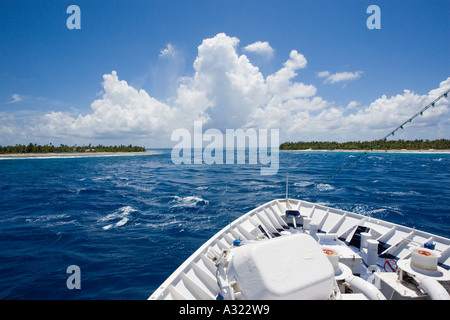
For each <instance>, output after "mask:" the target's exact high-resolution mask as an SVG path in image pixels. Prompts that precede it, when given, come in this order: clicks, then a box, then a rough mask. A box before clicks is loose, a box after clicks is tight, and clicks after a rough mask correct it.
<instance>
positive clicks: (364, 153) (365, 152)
mask: <svg viewBox="0 0 450 320" xmlns="http://www.w3.org/2000/svg"><path fill="white" fill-rule="evenodd" d="M449 92H450V89H447V91H445V92H444V93H442V94H441V95H440V96H439V97H437V98H436V99H434V100H433V101H432V102H431V103H429V104H428V105H426V106H425V107H423V108H422V109H420V110H419V111H418V112H416V114H414V115H413V116H412V117H410V118H409V119H408V120H406V121H405V122H403V123H402V124H401V125H399V126H398V127H397V128H395V129H394V130H392V131H391V132H389V133H388V134H387V135H386V136H384V137H383V138H382V139H381V140H383V141H386V140H387V138H389V137H390V136H394V134H395V132H397V131H398V130H400V129H403V127H404V126H405V125H406V124H408V123H410V122H412V121H413V120H414V119H415V118H417V117H419V116H422V115H423V113H424V112H425V111H426V110H427V109H429V108H431V107H434V106H435V104H436V103H437V102H438V101H439V100H440V99H442V98H444V97H445V98H447V96H448V93H449ZM375 141H379V140H375ZM375 146H376V147H377V148H379V147H380V145H379V143H376V144H375V143H374V145H372V146H371V147H370V150H371V151H372V150H373V149H374V148H375ZM366 155H367V151H364V152H363V153H361V154H360V155H358V156H356V157H355V158H354V159H353V160H351V161H348V162H347V163H345V164H344V165H342V166H341V167H340V168H338V169H337V170H335V171H334V172H333V173H331V174H330V175H328V176H327V177H325V178H324V179H322V180H321V181H319V182H316V183H314V184H312V185H308V186H306V187H305V189H304V190H302V191H301V193H306V191H307V190H308V189H313V188H315V187H317V186H318V185H320V184H323V183H325V182H327V181H329V180H331V179H332V178H334V177H335V176H336V175H338V174H339V173H340V172H341V171H342V170H343V169H345V168H347V167H349V166H351V165H352V164H354V163H356V162H357V161H359V160H361V159H362V158H363V157H365V156H366Z"/></svg>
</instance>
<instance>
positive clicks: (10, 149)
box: [0, 143, 145, 154]
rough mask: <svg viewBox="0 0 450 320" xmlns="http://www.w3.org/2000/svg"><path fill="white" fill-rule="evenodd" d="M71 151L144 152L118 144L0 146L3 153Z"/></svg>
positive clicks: (140, 149) (143, 149)
mask: <svg viewBox="0 0 450 320" xmlns="http://www.w3.org/2000/svg"><path fill="white" fill-rule="evenodd" d="M63 152H67V153H71V152H145V148H144V147H138V146H132V145H131V144H130V145H128V146H124V145H120V146H104V145H101V144H99V145H98V146H91V144H89V145H88V146H77V145H75V146H68V145H65V144H61V145H59V146H54V145H52V144H51V143H50V144H49V145H48V144H46V145H43V146H41V145H37V144H34V143H30V144H28V145H22V144H16V145H15V146H4V147H3V146H0V154H5V153H63Z"/></svg>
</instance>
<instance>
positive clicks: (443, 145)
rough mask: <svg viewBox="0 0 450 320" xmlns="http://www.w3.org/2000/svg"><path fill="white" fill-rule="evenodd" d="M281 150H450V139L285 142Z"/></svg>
mask: <svg viewBox="0 0 450 320" xmlns="http://www.w3.org/2000/svg"><path fill="white" fill-rule="evenodd" d="M280 150H331V151H333V150H335V151H338V150H344V151H350V150H356V151H359V150H367V151H377V150H378V151H392V150H398V151H422V150H423V151H425V150H426V151H430V150H439V151H444V150H450V140H449V139H437V140H417V139H416V140H374V141H362V142H361V141H349V142H333V141H332V142H330V141H312V142H304V141H299V142H284V143H282V144H281V145H280Z"/></svg>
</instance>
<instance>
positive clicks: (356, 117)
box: [0, 33, 450, 147]
mask: <svg viewBox="0 0 450 320" xmlns="http://www.w3.org/2000/svg"><path fill="white" fill-rule="evenodd" d="M239 43H240V41H239V39H238V38H236V37H230V36H228V35H226V34H224V33H219V34H217V35H216V36H214V37H211V38H208V39H204V40H203V41H202V43H201V44H200V45H199V46H198V54H197V57H196V59H195V61H194V62H193V70H194V72H193V75H192V76H186V77H182V78H179V79H177V82H178V87H177V89H176V90H175V91H174V93H173V96H172V97H170V99H167V100H166V101H168V102H163V101H160V100H158V99H156V98H154V97H152V96H151V94H150V93H149V92H147V91H146V90H143V89H140V90H138V89H136V88H134V87H133V86H131V85H130V84H129V83H128V82H126V81H125V80H121V79H120V78H119V73H117V72H116V71H112V72H111V73H110V74H105V75H103V82H102V87H103V88H102V91H101V92H102V93H101V96H100V97H98V99H96V100H95V101H93V102H92V104H91V109H90V111H89V112H88V113H87V114H73V113H72V114H71V113H68V112H61V111H53V112H49V113H46V114H45V115H44V116H42V117H41V118H40V122H39V123H37V124H35V125H30V126H28V127H26V128H23V127H22V129H23V130H22V132H23V134H24V135H27V136H28V137H29V138H30V139H31V138H33V137H40V138H41V140H42V141H43V142H45V143H48V142H52V141H54V140H52V139H55V138H58V139H60V140H61V141H73V142H74V143H84V142H88V143H89V142H91V141H92V142H96V141H102V140H108V139H111V140H112V141H114V143H121V142H122V141H125V142H126V143H139V144H141V145H146V146H148V147H158V146H161V147H167V146H171V145H172V144H171V142H170V135H171V133H172V132H173V130H175V129H178V128H185V129H188V130H191V129H192V126H193V124H194V121H196V120H201V121H202V122H203V128H204V130H206V129H208V128H217V129H219V130H222V132H224V130H225V129H237V128H249V127H253V128H256V129H258V128H260V129H279V130H280V139H281V141H280V142H283V141H288V140H289V141H299V140H304V141H308V140H337V141H345V140H363V139H378V138H380V137H382V136H383V135H384V134H386V131H388V130H390V129H393V128H395V127H396V126H397V125H399V124H400V123H402V122H403V121H405V120H406V119H407V118H408V117H409V116H411V115H412V114H414V113H415V112H416V111H417V110H420V109H421V108H422V107H423V106H425V105H427V104H428V103H430V102H431V101H433V99H435V98H436V97H437V96H439V95H440V94H441V93H442V92H444V91H445V90H447V89H449V88H450V77H449V78H448V79H446V80H444V81H443V82H442V83H441V84H440V85H439V87H438V88H435V89H432V90H431V91H430V92H429V93H428V94H417V93H414V92H413V91H411V90H405V91H404V92H402V93H399V94H397V95H394V96H391V97H387V96H385V95H383V96H381V97H380V98H378V99H376V100H375V101H373V102H371V103H369V104H368V105H362V104H361V103H360V102H357V101H349V102H348V103H346V104H345V105H342V106H340V105H336V104H335V103H334V102H330V101H327V100H325V99H323V98H322V97H321V96H319V95H318V94H317V88H316V87H315V86H314V85H312V84H307V83H304V82H302V81H301V72H302V70H304V69H305V68H306V66H307V59H306V58H305V56H304V55H302V54H301V53H300V52H298V51H297V50H291V52H290V54H289V57H286V60H285V62H284V63H283V64H282V65H281V66H280V68H279V69H278V70H277V71H276V72H274V73H272V74H270V75H267V76H266V77H264V76H263V74H262V73H261V72H260V71H259V68H258V67H257V66H255V65H254V64H253V63H252V62H251V60H250V59H249V58H248V57H247V56H246V55H240V54H239V53H238V52H239ZM166 49H167V50H169V49H170V47H169V45H168V47H167V48H166ZM163 51H164V50H163ZM168 52H169V51H167V54H168ZM161 53H163V52H161ZM360 74H361V72H356V73H348V74H347V73H340V74H339V73H336V74H330V73H329V72H328V71H324V72H321V73H319V74H317V75H318V76H320V77H323V78H325V79H327V81H330V83H331V82H332V81H334V82H339V81H345V80H350V79H352V78H353V79H354V78H356V77H359V76H360ZM328 79H329V80H328ZM344 79H345V80H344ZM448 114H449V99H448V98H446V99H441V100H440V101H439V103H437V104H436V106H435V107H434V108H433V110H432V111H431V110H430V112H426V113H425V114H424V116H423V117H420V119H417V121H414V123H417V125H416V129H414V132H415V133H416V134H417V135H418V138H423V139H425V138H427V135H434V136H435V138H436V136H440V137H448V136H449V132H448V125H449V124H450V123H449V122H450V120H449V117H448ZM0 122H1V124H2V130H1V133H2V134H5V135H9V137H12V136H13V133H11V131H14V130H15V131H17V127H18V126H19V124H18V123H17V121H16V120H15V119H14V118H13V117H6V116H3V117H2V118H1V119H0ZM404 131H406V130H404ZM33 140H34V139H33ZM111 140H108V141H111ZM34 141H36V140H34ZM55 143H56V141H55ZM66 143H70V142H66Z"/></svg>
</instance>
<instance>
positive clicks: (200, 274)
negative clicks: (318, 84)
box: [149, 199, 450, 300]
mask: <svg viewBox="0 0 450 320" xmlns="http://www.w3.org/2000/svg"><path fill="white" fill-rule="evenodd" d="M289 207H290V209H294V210H299V211H300V214H301V217H299V218H297V220H296V221H297V229H294V228H293V225H292V224H291V225H289V221H286V219H285V218H284V213H285V210H286V209H288V208H287V206H286V200H285V199H282V200H273V201H271V202H268V203H266V204H264V205H262V206H260V207H258V208H256V209H254V210H252V211H250V212H248V213H246V214H245V215H243V216H241V217H240V218H238V219H236V220H235V221H234V222H232V223H231V224H230V225H227V226H226V227H225V228H224V229H222V230H221V231H219V232H218V233H217V234H216V235H215V236H213V237H212V238H211V239H209V240H208V241H207V242H206V243H204V244H203V245H202V246H201V247H200V248H199V249H198V250H197V251H196V252H194V253H193V254H192V255H191V256H190V257H189V258H188V259H187V260H186V261H185V262H184V263H183V264H182V265H181V266H180V267H179V268H178V269H177V270H175V272H174V273H173V274H172V275H170V276H169V278H168V279H167V280H166V281H165V282H164V283H163V284H162V285H161V286H160V287H159V288H158V289H157V290H156V291H155V292H154V293H153V294H152V295H151V296H150V297H149V299H150V300H166V299H168V300H171V299H177V300H179V299H189V300H192V299H194V300H195V299H200V300H204V299H217V297H218V295H219V293H220V288H219V286H218V284H217V279H216V271H217V267H216V264H215V261H213V260H214V258H213V257H214V255H219V256H220V254H221V252H222V250H223V249H228V248H230V247H232V245H233V241H234V240H235V239H241V240H244V241H246V240H262V239H267V238H273V237H278V236H283V235H284V234H286V233H290V234H291V233H293V232H294V233H296V232H300V233H301V232H303V231H304V230H303V225H304V222H305V221H307V220H309V219H310V224H311V225H313V226H317V235H318V236H319V238H320V237H323V238H327V237H328V238H330V239H333V238H338V239H339V240H341V241H343V242H345V243H346V244H347V245H350V246H349V248H351V249H352V250H355V252H356V251H358V250H359V247H354V248H352V246H351V245H352V244H355V241H356V244H357V246H359V242H358V241H359V239H360V233H362V232H368V233H370V239H374V240H377V241H378V243H379V245H378V254H379V256H381V257H389V258H395V259H405V258H408V257H409V255H410V251H409V248H410V247H411V246H417V245H420V246H423V244H424V243H427V242H433V243H434V244H435V251H436V252H438V253H439V254H440V258H439V260H438V263H439V266H440V267H443V268H445V269H447V270H448V269H449V267H450V239H447V238H444V237H440V236H437V235H433V234H430V233H427V232H423V231H419V230H415V229H411V228H408V227H405V226H401V225H397V224H394V223H390V222H386V221H382V220H379V219H375V218H371V217H367V216H363V215H360V214H356V213H352V212H348V211H343V210H339V209H334V208H329V207H326V206H322V205H319V204H314V203H310V202H307V201H301V200H294V199H289ZM327 235H328V236H327ZM349 251H350V250H349ZM350 252H351V251H350ZM360 254H364V253H360ZM344 258H345V257H344ZM379 260H380V261H381V262H384V259H381V258H379ZM380 267H381V268H382V265H381V266H380ZM358 268H360V266H353V273H355V270H356V271H357V270H358ZM344 298H349V297H344Z"/></svg>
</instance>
